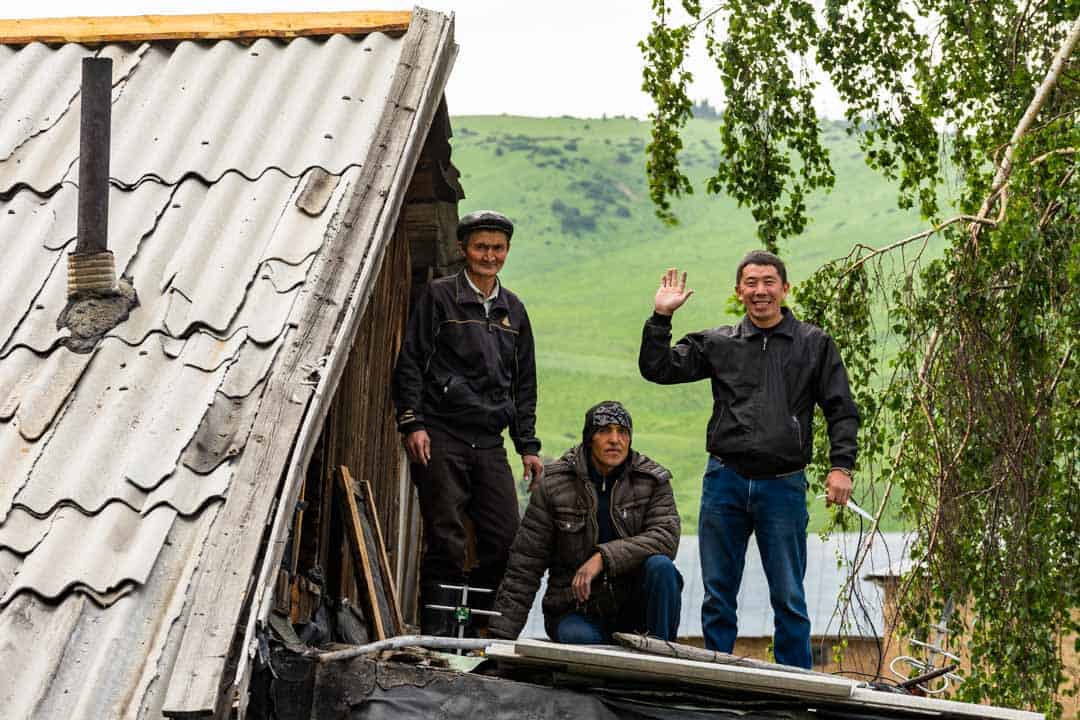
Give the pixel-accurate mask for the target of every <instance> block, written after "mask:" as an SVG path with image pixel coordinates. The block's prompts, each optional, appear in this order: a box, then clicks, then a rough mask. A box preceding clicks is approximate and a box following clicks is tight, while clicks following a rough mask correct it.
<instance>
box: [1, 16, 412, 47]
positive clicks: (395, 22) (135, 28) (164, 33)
mask: <svg viewBox="0 0 1080 720" xmlns="http://www.w3.org/2000/svg"><path fill="white" fill-rule="evenodd" d="M411 17H412V13H411V12H409V11H376V12H311V13H213V14H208V15H133V16H129V17H68V18H33V19H28V20H0V44H4V45H25V44H27V43H31V42H44V43H69V42H71V43H84V44H85V43H111V42H132V43H138V42H143V41H147V40H238V39H244V38H261V37H269V38H293V37H301V36H317V35H334V34H338V33H340V34H342V35H366V34H368V33H373V32H384V33H403V32H405V31H406V30H408V28H409V22H410V20H411Z"/></svg>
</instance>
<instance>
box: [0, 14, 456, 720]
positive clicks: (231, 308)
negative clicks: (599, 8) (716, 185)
mask: <svg viewBox="0 0 1080 720" xmlns="http://www.w3.org/2000/svg"><path fill="white" fill-rule="evenodd" d="M419 17H420V19H421V20H422V21H423V22H421V23H418V24H417V29H416V32H432V31H433V32H435V33H437V37H441V36H442V35H439V34H438V33H444V32H446V31H445V25H446V24H447V23H448V21H447V20H446V19H445V18H442V20H441V21H440V23H430V24H429V20H430V18H431V17H433V16H431V15H427V14H424V13H422V12H421V13H420V14H419ZM410 32H412V31H410ZM409 37H410V36H409V35H406V36H405V37H402V38H391V37H388V36H384V35H381V34H373V35H369V36H367V37H364V38H350V37H344V36H332V37H330V38H325V39H321V40H317V39H311V38H300V39H296V40H293V41H290V42H285V41H281V40H265V39H264V40H257V41H255V42H253V43H251V44H244V43H237V42H231V41H224V42H215V43H207V42H181V43H172V42H163V43H149V44H143V45H141V46H139V47H132V46H119V45H117V46H107V47H104V48H100V49H89V48H85V47H81V46H78V45H63V46H59V47H46V46H44V45H41V44H31V45H28V46H25V47H23V48H21V49H18V50H15V49H11V48H7V47H0V118H2V119H3V122H0V253H2V257H3V258H4V263H3V277H2V278H0V308H3V310H0V458H2V459H3V461H4V472H3V473H2V474H0V667H3V668H5V670H4V672H2V673H0V706H2V707H4V710H3V713H2V714H3V715H4V716H5V717H12V718H22V717H70V718H82V717H94V718H98V717H141V716H146V715H151V716H159V715H160V712H161V705H162V702H163V701H164V697H165V693H166V691H167V689H168V684H169V678H170V676H171V674H172V663H173V662H174V661H175V659H176V657H177V655H178V653H179V652H180V647H181V643H182V640H183V637H184V632H185V628H186V618H187V614H188V613H189V612H190V608H191V598H192V591H191V584H192V582H193V579H192V578H193V577H195V572H196V569H197V567H198V566H199V563H200V558H202V561H203V563H204V570H206V569H209V570H208V571H209V572H210V573H211V574H212V573H213V572H221V573H228V572H231V571H232V568H229V567H221V566H220V564H219V563H216V562H215V560H214V559H213V556H212V554H210V553H212V552H213V549H209V550H207V549H206V548H204V544H205V543H206V542H207V540H206V538H207V537H208V533H210V532H211V529H212V526H213V522H214V518H215V517H216V515H217V513H218V509H219V508H220V507H222V499H223V498H225V499H226V500H227V499H228V497H229V496H230V483H233V482H236V483H239V485H241V486H249V485H250V484H251V482H252V479H251V478H236V477H235V468H236V467H237V464H238V463H239V461H240V460H241V459H242V458H243V457H244V453H245V451H246V450H248V445H247V443H248V439H249V435H250V433H251V431H252V426H253V423H254V422H255V419H256V417H257V413H258V411H259V409H260V407H261V403H262V402H263V400H264V395H265V394H266V388H267V387H268V385H269V384H270V380H271V379H272V378H273V377H274V373H275V360H276V359H277V358H279V357H280V356H281V355H282V353H281V352H280V350H281V349H282V348H283V347H287V346H289V345H291V346H299V344H300V343H301V342H303V340H304V337H305V333H308V332H309V331H310V328H308V327H305V325H304V323H305V322H311V321H308V320H307V319H306V318H307V317H308V316H306V315H305V316H301V315H300V313H299V311H298V308H299V305H298V302H297V301H298V299H300V298H303V297H305V292H306V293H307V294H309V295H310V294H311V293H312V292H313V290H312V289H311V286H312V285H313V284H314V281H315V279H316V277H315V273H316V272H319V271H312V268H313V262H314V261H315V259H316V257H317V256H318V254H319V253H320V251H321V250H322V249H323V248H324V247H326V246H327V244H328V241H329V240H328V239H331V238H337V237H338V236H339V235H340V234H342V233H343V232H345V230H346V229H347V228H346V225H347V221H346V219H345V212H346V209H349V210H350V212H352V213H354V214H355V212H356V210H355V205H356V203H357V202H358V201H357V197H359V193H360V192H361V191H363V192H367V191H368V190H369V186H368V185H362V183H364V182H365V181H364V180H363V179H362V173H363V169H364V163H365V162H366V161H367V158H368V157H369V153H370V152H371V151H372V149H373V143H374V142H375V140H374V138H375V132H376V128H379V127H380V126H381V124H385V122H386V118H388V117H390V116H391V115H393V117H394V118H397V117H398V116H400V115H401V109H400V107H399V106H398V100H399V98H396V97H394V96H393V94H392V92H391V88H392V86H393V87H397V88H398V91H399V92H400V91H401V88H402V87H404V85H403V84H402V83H401V82H397V84H396V85H395V82H396V78H397V76H398V75H399V74H401V73H402V72H406V73H408V74H409V76H410V77H412V76H416V77H419V78H421V79H424V78H429V76H431V75H433V74H440V75H441V74H444V73H445V72H446V70H447V68H445V67H435V66H434V64H433V60H432V58H431V57H428V58H426V59H424V58H420V59H419V61H418V60H417V59H416V58H412V59H410V60H409V63H411V64H408V65H402V62H403V61H402V57H401V53H402V47H403V46H404V44H406V43H407V42H408V41H409ZM413 42H415V38H414V40H413ZM89 55H105V56H110V57H113V58H114V61H115V64H114V91H113V100H114V104H113V129H114V132H113V138H112V152H113V161H112V181H113V182H112V187H111V190H110V201H109V202H110V229H109V245H110V250H112V251H113V252H114V255H115V259H116V265H117V274H118V275H120V276H122V278H123V281H124V282H128V283H130V284H131V286H132V287H133V288H134V290H135V292H136V293H137V298H138V304H137V305H136V306H135V307H134V308H133V309H132V310H131V312H130V315H129V317H128V318H127V319H126V320H125V321H123V322H121V323H120V324H119V325H118V326H117V327H116V328H114V329H113V330H111V331H110V332H109V333H108V334H107V336H106V337H105V338H104V339H102V340H101V341H100V342H99V343H97V345H96V346H95V347H94V348H93V350H92V352H89V353H79V352H75V351H74V350H75V347H74V346H70V333H69V331H68V330H66V329H59V330H58V329H57V318H58V316H59V314H60V312H61V310H63V308H64V307H65V305H66V303H67V297H66V291H67V287H66V281H67V278H66V275H67V262H66V258H65V256H66V254H67V252H68V251H69V249H70V248H71V247H73V245H72V242H71V241H72V240H73V239H74V237H75V227H76V200H77V192H76V187H75V184H74V183H75V182H77V177H75V175H74V173H75V172H76V166H77V163H76V162H75V161H76V160H77V157H78V125H79V98H78V94H79V82H80V76H79V69H80V60H81V59H82V58H83V57H86V56H89ZM440 57H441V56H440ZM417 62H420V63H421V64H420V65H419V66H417V64H416V63H417ZM423 63H427V64H426V65H425V64H423ZM402 68H404V70H403V69H402ZM412 82H413V85H415V83H416V81H415V80H414V81H412ZM410 87H411V86H410ZM423 87H424V88H425V89H426V92H427V93H428V94H427V95H425V96H424V98H423V101H424V103H426V104H430V105H431V106H432V107H434V105H435V104H437V103H438V101H439V98H440V96H441V87H442V86H441V85H439V84H437V83H436V84H433V83H431V82H430V81H428V82H426V83H425V84H424V85H423ZM432 88H433V89H432ZM410 110H411V111H415V110H416V108H411V109H410ZM398 122H400V121H398ZM404 127H405V131H406V132H409V131H410V129H411V128H412V122H411V121H410V123H409V124H408V125H405V126H404ZM423 131H425V132H426V128H424V130H423ZM422 139H423V138H420V141H421V142H422ZM396 161H397V158H396V157H395V158H394V159H393V162H396ZM410 173H411V168H410V169H409V170H406V171H405V175H406V179H407V176H408V174H410ZM367 182H370V181H367ZM386 197H387V193H386V192H385V191H382V192H378V191H376V192H374V193H372V194H371V195H370V196H368V202H369V203H371V204H372V205H377V206H378V209H377V212H378V213H382V212H383V210H382V204H383V203H385V202H386ZM396 212H397V210H396V208H395V209H394V210H393V211H392V213H391V211H387V213H388V214H396ZM391 230H392V227H391ZM388 236H389V232H388V233H386V236H380V237H378V238H374V239H371V240H370V242H371V243H373V244H372V245H370V246H369V244H368V242H363V243H360V242H357V243H354V244H353V245H351V246H348V248H347V250H346V251H345V253H346V254H356V256H357V257H356V258H350V264H351V265H353V266H355V267H357V268H358V270H362V271H363V275H362V277H363V278H365V280H364V282H372V281H373V280H374V277H375V275H376V274H375V273H374V272H373V271H372V270H371V267H370V266H371V265H373V264H376V263H378V262H379V260H380V258H381V248H382V243H385V242H386V240H387V237H388ZM373 249H374V250H378V252H372V251H371V250H373ZM337 252H341V251H340V250H339V251H337ZM357 277H361V275H360V273H359V272H358V273H357ZM357 290H358V292H357V293H356V297H358V298H359V297H362V296H363V292H362V290H363V288H357ZM345 305H346V304H345V303H342V305H341V307H337V308H336V309H335V310H334V312H335V313H344V312H345V311H346V309H347V308H346V307H345ZM315 317H319V318H322V319H321V320H320V322H323V323H328V324H330V325H331V326H332V327H336V323H337V322H338V320H337V316H336V315H333V316H326V315H317V316H315ZM308 390H310V388H308ZM323 392H329V390H323ZM304 397H307V395H305V396H304ZM298 402H299V401H298ZM289 432H295V429H294V430H290V431H289ZM287 439H288V438H287ZM258 442H260V443H263V442H268V440H267V439H266V438H262V437H260V438H258ZM283 470H284V468H283V467H274V468H267V469H266V472H267V473H268V474H271V475H273V476H274V478H275V479H276V477H278V476H279V475H280V473H281V472H283ZM275 473H276V474H275ZM232 490H233V491H235V490H236V488H232ZM268 520H269V518H268V517H267V518H252V521H253V523H254V527H258V528H262V527H265V524H266V522H267V521H268ZM204 550H205V551H206V552H207V555H206V556H204V555H203V553H204ZM214 568H217V569H216V570H215V569H214ZM203 574H204V575H205V574H206V573H205V572H204V573H203ZM229 635H230V637H231V633H230V634H229Z"/></svg>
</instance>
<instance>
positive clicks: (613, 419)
mask: <svg viewBox="0 0 1080 720" xmlns="http://www.w3.org/2000/svg"><path fill="white" fill-rule="evenodd" d="M608 425H621V426H623V427H624V428H626V429H627V430H629V431H630V433H631V435H632V434H633V432H634V422H633V420H631V419H630V413H629V412H628V411H627V409H626V408H625V407H623V404H622V403H621V402H618V401H617V400H605V401H604V402H602V403H599V404H597V405H593V406H592V407H591V408H589V409H588V410H587V411H586V412H585V426H584V427H583V428H582V429H581V441H582V442H583V443H584V444H585V445H586V446H587V445H589V443H591V442H592V436H593V435H594V434H595V433H596V431H597V430H599V429H600V428H605V427H607V426H608Z"/></svg>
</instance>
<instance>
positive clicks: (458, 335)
mask: <svg viewBox="0 0 1080 720" xmlns="http://www.w3.org/2000/svg"><path fill="white" fill-rule="evenodd" d="M513 234H514V225H513V223H511V222H510V220H509V218H507V217H506V216H505V215H502V214H501V213H497V212H493V211H490V210H481V211H478V212H474V213H469V214H468V215H466V216H465V217H463V218H461V221H460V222H459V223H458V228H457V237H458V242H459V243H460V246H461V251H462V253H463V254H464V256H465V268H464V269H463V270H462V271H461V272H459V273H457V274H456V275H453V276H449V277H444V278H439V279H437V280H434V281H432V282H431V283H430V284H429V285H428V287H427V288H426V289H425V291H424V293H423V295H422V296H421V297H420V299H419V300H418V301H417V303H416V306H415V307H414V308H413V310H412V313H411V316H410V318H409V325H408V329H407V331H406V335H405V341H404V343H403V345H402V348H401V353H400V354H399V355H398V360H397V366H396V367H395V368H394V378H393V395H394V405H395V407H396V409H397V425H398V430H399V431H400V432H401V435H402V442H403V443H404V445H405V450H406V452H407V453H408V455H409V460H410V463H411V464H410V469H411V472H412V478H413V481H414V482H415V483H416V487H417V492H418V496H419V499H420V514H421V517H422V518H423V523H424V553H423V558H422V560H421V566H420V583H421V584H420V601H421V607H425V606H426V605H428V604H439V605H452V606H456V605H457V604H458V600H459V593H457V592H455V591H447V590H445V589H442V588H440V587H439V585H440V584H449V585H460V584H462V583H464V582H468V584H469V585H471V586H474V587H483V588H490V589H492V590H494V589H496V588H497V587H498V586H499V583H500V582H501V580H502V577H503V573H504V572H505V570H506V559H507V555H508V553H509V549H510V543H511V542H513V539H514V534H515V533H516V532H517V528H518V505H517V494H516V492H515V489H514V475H513V473H512V472H511V470H510V465H509V463H508V461H507V455H506V450H505V449H504V448H503V439H502V433H503V430H505V429H506V428H508V427H509V429H510V438H511V439H512V440H513V442H514V447H515V449H516V450H517V453H518V454H519V455H521V462H522V465H523V466H524V470H525V475H526V477H527V478H528V479H531V480H532V481H535V480H537V479H539V477H540V475H541V473H542V472H543V463H542V462H541V461H540V458H539V457H538V456H539V453H540V441H539V440H537V439H536V362H535V360H534V357H533V336H532V328H531V326H530V325H529V316H528V315H527V314H526V312H525V306H524V305H523V304H522V303H521V301H520V300H519V299H518V298H517V296H516V295H514V293H512V292H510V291H509V290H507V289H506V288H505V287H502V286H501V284H500V283H499V271H500V270H501V269H502V266H503V264H504V263H505V262H506V256H507V254H508V253H509V252H510V238H511V237H512V236H513ZM466 518H469V519H470V520H471V521H472V524H473V527H474V529H475V533H476V566H475V568H472V569H470V568H467V567H465V565H466V555H467V551H466V542H467V538H466V529H465V521H466ZM493 599H494V594H477V595H474V596H472V597H471V599H470V605H472V606H473V607H477V608H483V607H484V605H485V604H486V605H487V606H488V607H490V603H491V601H492V600H493ZM485 600H486V601H487V602H486V603H485ZM454 629H455V625H454V622H453V619H452V618H451V617H450V616H449V614H448V613H443V612H440V611H433V610H427V609H426V608H425V609H424V610H423V611H422V612H421V631H422V632H423V633H424V634H436V635H451V634H453V631H454Z"/></svg>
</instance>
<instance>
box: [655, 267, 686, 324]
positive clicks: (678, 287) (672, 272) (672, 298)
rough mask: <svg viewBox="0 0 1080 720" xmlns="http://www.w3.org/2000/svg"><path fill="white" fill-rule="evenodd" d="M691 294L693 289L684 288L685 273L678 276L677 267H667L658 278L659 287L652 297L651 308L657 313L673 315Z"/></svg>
mask: <svg viewBox="0 0 1080 720" xmlns="http://www.w3.org/2000/svg"><path fill="white" fill-rule="evenodd" d="M693 294H694V291H693V290H687V289H686V273H683V274H682V277H681V278H680V277H679V270H678V269H677V268H668V271H667V272H666V273H664V275H663V276H662V277H661V278H660V288H659V289H658V290H657V291H656V297H655V298H654V299H653V310H655V311H656V312H657V314H658V315H674V314H675V311H676V310H678V309H679V308H681V307H682V306H683V303H685V302H686V301H687V300H688V299H690V296H691V295H693Z"/></svg>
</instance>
